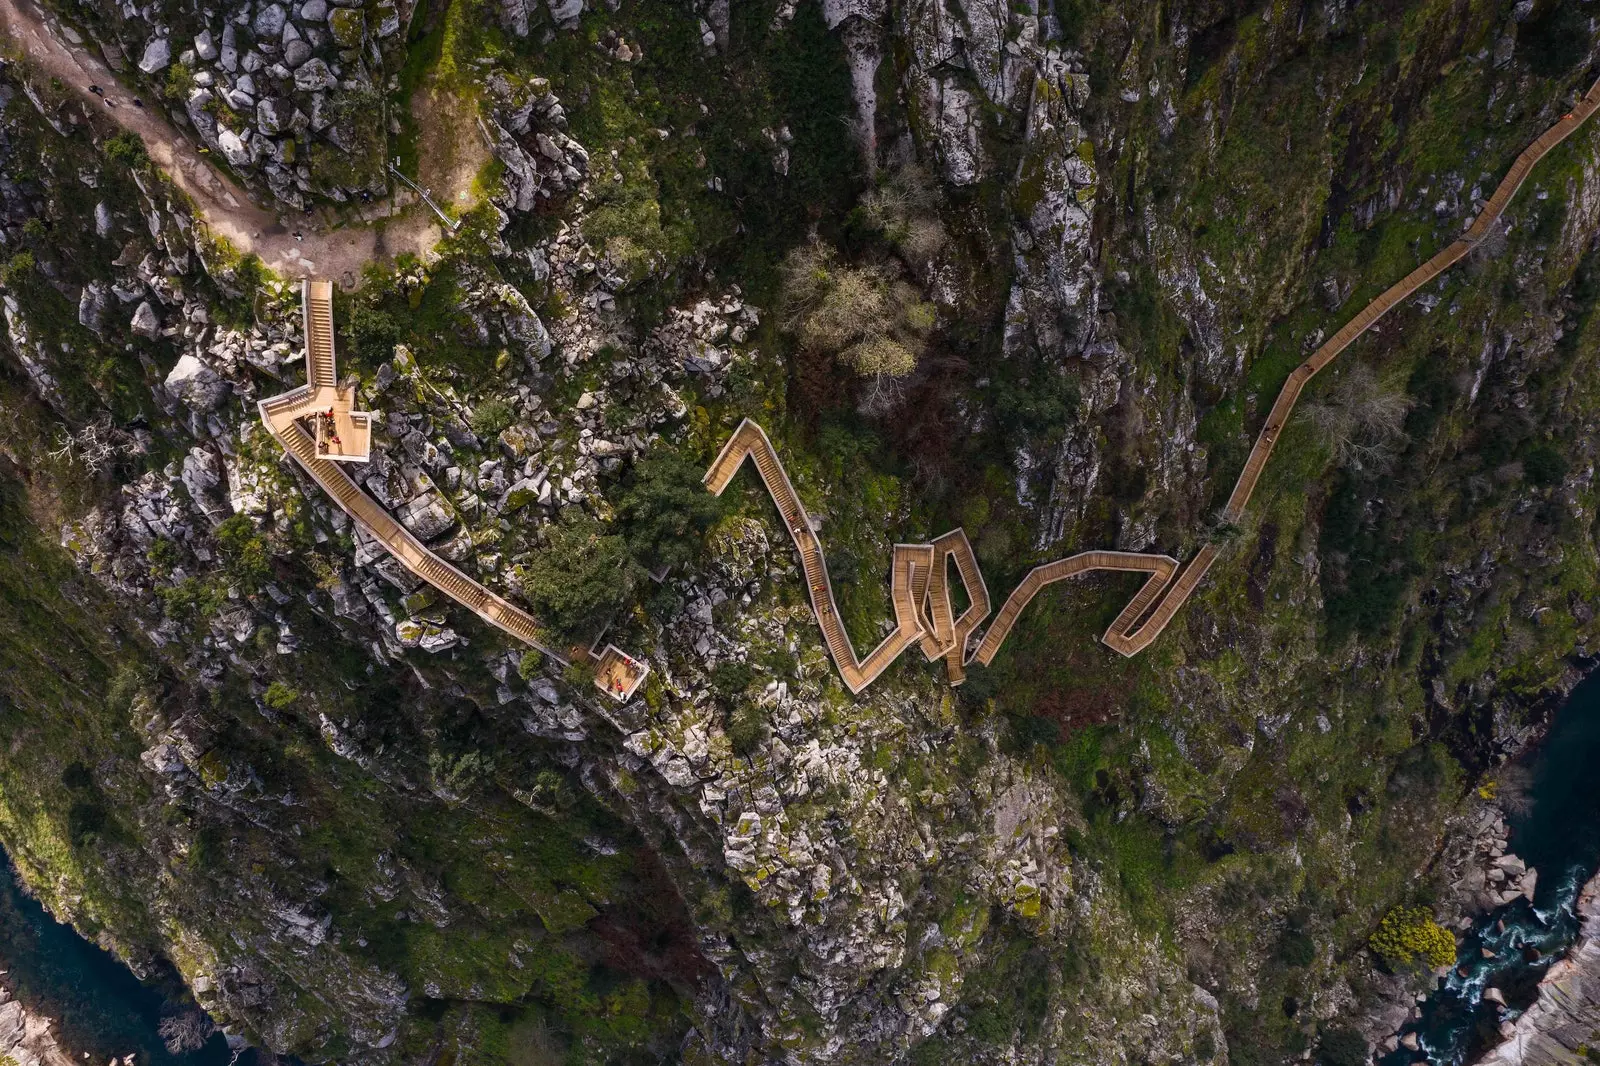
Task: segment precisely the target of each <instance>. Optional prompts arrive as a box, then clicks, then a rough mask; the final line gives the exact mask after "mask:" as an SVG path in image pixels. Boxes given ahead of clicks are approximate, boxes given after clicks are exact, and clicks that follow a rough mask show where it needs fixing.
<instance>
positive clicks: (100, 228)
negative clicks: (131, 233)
mask: <svg viewBox="0 0 1600 1066" xmlns="http://www.w3.org/2000/svg"><path fill="white" fill-rule="evenodd" d="M111 222H112V219H111V205H110V204H108V203H106V202H105V201H104V200H101V201H100V202H99V203H97V204H95V205H94V235H95V236H96V237H109V236H111Z"/></svg>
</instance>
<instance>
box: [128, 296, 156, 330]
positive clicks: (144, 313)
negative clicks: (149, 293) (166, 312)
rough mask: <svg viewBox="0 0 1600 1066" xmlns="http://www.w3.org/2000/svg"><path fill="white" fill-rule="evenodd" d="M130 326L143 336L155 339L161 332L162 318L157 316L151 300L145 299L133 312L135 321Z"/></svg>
mask: <svg viewBox="0 0 1600 1066" xmlns="http://www.w3.org/2000/svg"><path fill="white" fill-rule="evenodd" d="M128 325H129V328H131V329H132V330H133V331H134V332H135V333H137V334H138V335H139V336H141V337H149V338H151V339H152V340H153V339H155V338H156V337H157V336H158V335H160V333H161V319H159V318H157V317H156V310H155V308H153V307H151V306H150V301H149V300H145V301H144V302H142V303H140V304H139V307H138V309H137V310H135V311H134V312H133V321H132V322H130V323H129V324H128Z"/></svg>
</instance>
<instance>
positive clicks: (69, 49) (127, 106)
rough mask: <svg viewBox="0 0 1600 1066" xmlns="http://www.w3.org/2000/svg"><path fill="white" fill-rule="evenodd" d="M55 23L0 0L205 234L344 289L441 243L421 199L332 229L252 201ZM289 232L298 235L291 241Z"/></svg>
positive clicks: (32, 59) (16, 36)
mask: <svg viewBox="0 0 1600 1066" xmlns="http://www.w3.org/2000/svg"><path fill="white" fill-rule="evenodd" d="M55 23H56V20H55V19H54V18H53V17H51V16H47V15H45V14H44V13H42V12H41V11H40V10H39V9H38V7H36V6H35V5H34V4H33V3H32V2H31V0H0V36H4V37H6V38H8V39H9V40H10V41H12V42H15V45H16V46H17V47H18V48H20V49H21V50H22V53H23V55H24V57H25V59H26V62H27V65H28V66H29V67H30V68H31V69H32V70H34V71H36V72H37V73H39V74H41V75H44V76H45V77H52V78H56V79H58V80H59V81H60V82H61V83H62V84H63V85H65V86H66V87H67V88H68V89H69V90H71V91H72V92H74V93H76V94H78V96H80V97H81V98H82V99H83V100H84V101H85V103H87V104H88V105H89V106H90V107H92V108H95V109H97V110H99V111H100V112H101V113H103V114H105V115H106V116H108V117H109V118H110V119H111V120H112V121H114V122H116V123H117V125H119V126H121V127H122V128H123V129H125V130H127V131H129V132H130V133H133V134H136V135H137V136H138V137H139V139H140V140H142V141H143V142H144V146H145V151H146V152H147V153H148V154H149V156H150V158H151V160H152V161H153V162H154V163H155V164H156V165H157V166H158V167H160V168H161V169H162V170H163V171H165V172H166V173H167V175H168V176H170V177H171V178H172V180H173V182H174V183H175V184H176V185H177V186H178V188H180V189H182V190H183V191H184V192H185V193H187V194H188V195H189V197H190V198H191V199H193V200H194V202H195V205H196V206H197V207H198V208H199V210H200V213H201V215H202V217H203V218H204V220H205V223H206V225H207V227H209V228H210V230H211V232H212V233H214V234H216V235H218V236H221V237H225V238H227V240H228V242H229V243H230V244H232V245H233V246H234V248H236V249H238V250H239V251H240V252H244V253H247V254H249V253H254V254H255V255H256V256H258V257H260V259H261V261H262V262H263V263H264V264H266V266H267V267H268V268H270V269H271V270H273V271H275V272H276V273H278V274H280V275H282V276H284V277H287V278H303V277H310V276H311V275H313V274H315V275H318V276H320V277H331V278H335V279H337V280H338V281H339V283H340V284H341V285H343V286H346V287H349V286H352V285H354V284H355V283H356V281H357V280H358V279H359V278H360V276H361V268H362V267H363V266H365V265H366V264H367V263H369V262H373V261H375V260H379V259H385V258H390V257H392V256H395V255H398V254H400V253H401V252H411V253H413V254H415V255H419V256H421V255H426V254H427V253H429V252H431V251H432V250H433V247H434V245H435V244H437V243H438V241H439V238H440V236H441V231H440V229H439V227H438V225H437V224H436V223H435V222H434V221H433V219H432V217H431V216H430V215H429V214H428V213H427V211H426V209H422V208H420V205H419V206H416V207H412V208H411V209H408V210H405V211H403V212H402V213H401V214H399V215H398V216H396V217H395V218H393V219H391V220H387V221H385V222H382V223H372V224H356V225H347V226H344V227H339V228H335V227H334V226H331V225H329V222H330V221H331V220H329V219H326V218H322V217H319V216H317V215H313V214H306V215H303V216H301V217H299V218H294V219H291V218H288V217H285V216H280V215H278V214H275V213H274V212H272V211H268V210H266V209H265V208H263V207H261V206H259V205H258V204H256V203H255V202H254V201H253V200H251V199H250V196H249V195H248V194H247V193H246V192H245V191H244V190H243V189H241V188H240V187H239V185H238V184H237V183H235V182H234V181H233V180H232V179H231V178H229V177H228V176H227V175H226V174H223V173H221V172H219V171H218V170H217V169H216V168H215V167H213V166H212V165H211V164H210V162H208V161H207V159H206V158H205V157H204V156H202V155H201V154H200V152H199V150H198V149H197V148H196V146H195V145H194V143H193V142H191V141H190V140H189V139H188V138H187V137H185V136H184V135H183V134H181V133H179V132H178V131H177V130H176V129H174V128H173V126H172V124H171V123H169V122H168V121H167V120H166V118H165V116H163V115H162V113H161V112H160V110H158V109H157V108H156V107H155V106H151V105H147V106H145V107H135V106H134V105H133V95H132V94H131V93H129V92H128V91H127V89H126V88H124V87H123V86H122V84H121V83H120V82H119V81H118V80H117V77H116V75H115V74H113V73H112V72H111V70H110V69H109V68H107V66H106V65H105V63H103V62H101V61H100V59H99V58H97V57H96V56H95V55H94V53H93V51H92V49H91V46H89V45H87V44H84V45H73V44H70V43H68V39H67V38H66V37H65V36H64V34H63V33H62V31H61V30H60V29H59V28H58V27H57V25H56V24H55ZM91 85H98V86H100V87H101V88H102V89H103V90H104V92H105V99H106V100H107V101H109V102H110V106H108V105H107V104H106V103H102V102H100V100H99V99H98V98H97V97H96V96H95V95H94V94H93V93H91V92H90V91H89V86H91ZM296 232H299V233H300V234H301V235H302V239H301V240H296V239H295V236H294V235H295V233H296Z"/></svg>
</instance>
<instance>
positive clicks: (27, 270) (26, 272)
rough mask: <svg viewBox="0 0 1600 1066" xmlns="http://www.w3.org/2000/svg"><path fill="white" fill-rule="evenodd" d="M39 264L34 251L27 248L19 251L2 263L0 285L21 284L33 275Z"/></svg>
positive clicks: (0, 265) (0, 266)
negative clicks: (35, 259)
mask: <svg viewBox="0 0 1600 1066" xmlns="http://www.w3.org/2000/svg"><path fill="white" fill-rule="evenodd" d="M37 265H38V264H37V263H36V262H35V261H34V258H33V253H32V252H30V251H27V250H26V249H24V250H23V251H20V252H18V253H17V254H16V255H14V256H12V257H11V258H10V259H9V260H8V261H7V262H5V263H4V264H0V285H6V286H16V285H20V284H21V283H23V282H25V281H27V280H28V278H29V277H31V276H32V275H33V271H34V268H35V267H36V266H37Z"/></svg>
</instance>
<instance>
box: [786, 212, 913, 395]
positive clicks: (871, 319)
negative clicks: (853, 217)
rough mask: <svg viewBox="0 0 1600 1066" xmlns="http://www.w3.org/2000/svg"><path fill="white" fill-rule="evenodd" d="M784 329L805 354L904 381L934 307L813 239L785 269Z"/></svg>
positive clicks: (885, 274) (888, 276)
mask: <svg viewBox="0 0 1600 1066" xmlns="http://www.w3.org/2000/svg"><path fill="white" fill-rule="evenodd" d="M782 302H783V311H784V318H783V324H784V327H785V328H786V329H788V330H789V331H790V332H792V333H793V334H794V335H795V337H796V339H797V340H799V342H800V345H801V347H803V348H804V349H806V350H807V351H810V352H817V353H821V354H827V355H831V356H833V357H835V358H836V359H838V360H839V362H841V363H843V364H845V365H846V366H848V367H850V368H851V369H852V370H854V371H855V372H856V373H857V374H859V375H861V376H862V377H871V378H880V379H881V378H896V377H904V376H905V375H907V374H909V373H911V371H912V370H914V369H916V365H917V355H918V353H919V352H920V351H921V350H922V348H923V346H924V345H925V343H926V340H927V335H928V333H929V332H930V331H931V330H932V329H933V325H934V322H935V318H936V315H935V312H934V309H933V305H932V304H930V303H928V302H927V301H925V300H923V299H922V298H921V296H920V294H919V293H918V292H917V290H916V289H915V288H913V287H912V286H911V285H908V284H906V283H905V282H903V281H897V280H895V278H894V277H893V274H892V272H891V271H890V270H888V269H887V268H881V267H871V266H867V267H857V266H850V265H848V264H845V263H842V262H840V260H839V257H838V254H837V253H836V252H835V251H834V250H833V249H832V248H830V247H829V246H827V245H825V244H823V243H822V242H821V241H816V240H813V241H811V242H810V243H808V244H804V245H801V246H800V247H798V248H796V249H795V250H794V251H792V252H790V253H789V256H788V258H786V259H785V260H784V264H783V294H782Z"/></svg>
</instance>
